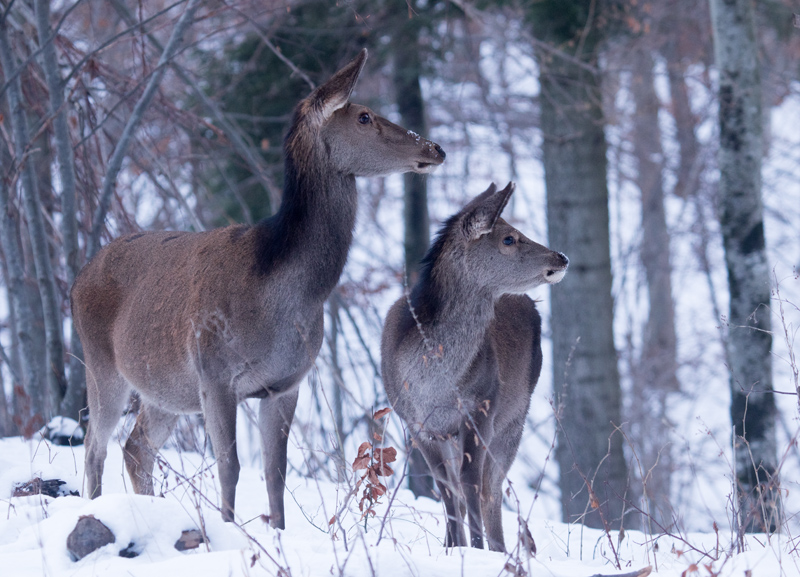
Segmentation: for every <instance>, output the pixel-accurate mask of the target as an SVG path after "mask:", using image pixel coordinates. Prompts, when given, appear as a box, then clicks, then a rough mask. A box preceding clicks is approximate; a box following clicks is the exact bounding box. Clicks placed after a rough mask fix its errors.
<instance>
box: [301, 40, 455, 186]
mask: <svg viewBox="0 0 800 577" xmlns="http://www.w3.org/2000/svg"><path fill="white" fill-rule="evenodd" d="M366 60H367V51H366V49H364V50H362V51H361V52H360V53H359V55H358V56H357V57H356V58H355V59H354V60H353V61H352V62H350V63H349V64H347V65H346V66H345V67H344V68H342V69H341V70H339V71H338V72H337V73H336V74H334V75H333V76H332V77H331V78H330V80H328V81H327V82H326V83H325V84H323V85H321V86H319V87H318V88H316V89H315V90H314V92H312V93H311V94H310V95H309V96H308V97H307V98H306V99H305V100H303V101H302V102H301V103H300V104H299V105H298V107H297V110H296V113H295V121H294V123H293V126H292V129H291V130H290V133H289V135H288V136H287V150H288V151H289V152H290V153H291V152H292V151H293V150H297V147H298V145H300V146H302V144H303V143H304V142H309V140H306V139H314V140H317V139H319V140H321V141H322V144H323V148H322V150H324V153H325V154H326V155H327V159H326V161H327V162H328V163H330V165H331V166H332V168H334V169H335V170H337V171H338V172H341V173H343V174H351V175H353V176H382V175H386V174H391V173H394V172H418V173H428V172H432V171H433V170H435V169H436V167H437V166H439V165H440V164H442V162H444V158H445V152H444V150H442V148H441V147H440V146H439V145H438V144H435V143H433V142H431V141H430V140H427V139H425V138H422V137H421V136H419V135H418V134H416V133H414V132H412V131H410V130H406V129H405V128H402V127H400V126H397V125H396V124H394V123H392V122H390V121H389V120H387V119H385V118H383V117H381V116H378V115H377V114H376V113H375V112H373V111H372V110H371V109H370V108H368V107H366V106H363V105H361V104H354V103H352V102H350V101H349V100H350V95H351V94H352V92H353V88H354V87H355V85H356V82H357V81H358V77H359V75H360V74H361V70H362V69H363V67H364V63H365V62H366Z"/></svg>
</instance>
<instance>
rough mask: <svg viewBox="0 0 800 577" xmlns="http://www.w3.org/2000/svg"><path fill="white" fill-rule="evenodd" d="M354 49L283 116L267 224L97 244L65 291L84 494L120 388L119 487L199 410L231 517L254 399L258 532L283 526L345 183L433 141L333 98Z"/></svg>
mask: <svg viewBox="0 0 800 577" xmlns="http://www.w3.org/2000/svg"><path fill="white" fill-rule="evenodd" d="M366 58H367V52H366V50H362V52H361V53H360V54H359V55H358V57H356V58H355V59H354V60H353V61H352V62H350V63H349V64H347V65H346V66H345V67H344V68H342V69H341V70H339V71H338V72H337V73H336V74H335V75H334V76H333V77H332V78H331V79H330V80H328V82H326V83H325V84H323V85H321V86H320V87H318V88H317V89H316V90H314V91H313V92H312V93H311V95H310V96H308V97H307V98H306V99H305V100H302V101H301V102H300V103H299V104H298V105H297V107H296V109H295V112H294V118H293V121H292V124H291V128H290V129H289V132H288V134H287V136H286V139H285V142H284V154H285V184H284V193H283V200H282V204H281V206H280V209H279V210H278V212H277V213H276V214H275V215H274V216H273V217H271V218H268V219H266V220H264V221H262V222H260V223H258V224H256V225H255V226H243V225H234V226H229V227H226V228H220V229H216V230H212V231H209V232H202V233H191V232H147V233H140V234H133V235H130V236H126V237H123V238H120V239H117V240H115V241H113V242H111V243H110V244H109V245H108V246H106V247H105V248H103V249H102V250H101V251H100V252H99V253H98V254H97V256H96V257H95V258H94V259H93V260H92V261H91V262H90V263H89V264H87V265H86V267H85V268H84V269H83V270H82V271H81V273H80V275H79V276H78V278H77V279H76V281H75V284H74V286H73V288H72V295H71V296H72V313H73V318H74V322H75V323H76V326H77V329H78V333H79V335H80V338H81V341H82V342H83V347H84V351H85V355H86V367H87V371H86V373H87V392H88V399H89V416H90V418H89V431H88V436H87V440H86V477H87V484H88V488H87V492H88V495H89V496H91V497H97V496H98V495H100V493H101V479H102V475H103V462H104V460H105V457H106V447H107V445H108V440H109V436H110V434H111V432H112V431H113V429H114V427H115V425H116V424H117V422H118V421H119V418H120V415H121V414H122V410H123V407H124V404H125V403H126V401H127V399H128V396H129V394H130V391H131V389H134V390H136V391H137V392H138V393H139V396H140V398H141V401H142V402H141V411H140V413H139V415H138V417H137V419H136V425H135V426H134V429H133V431H132V432H131V435H130V437H129V438H128V441H127V443H126V444H125V450H124V458H125V465H126V468H127V470H128V473H129V474H130V478H131V482H132V484H133V488H134V490H135V491H136V492H137V493H140V494H150V495H152V494H153V483H152V472H153V465H154V460H155V453H156V452H157V451H158V449H159V448H160V447H161V445H163V443H164V442H165V441H166V439H167V438H168V436H169V434H170V431H171V430H172V428H173V426H174V424H175V422H176V420H177V418H178V415H179V414H181V413H195V412H201V411H202V413H203V415H204V417H205V425H206V429H207V431H208V434H209V436H210V438H211V442H212V445H213V448H214V452H215V455H216V457H217V463H218V468H219V480H220V486H221V500H222V503H221V508H222V516H223V519H225V520H226V521H231V520H233V517H234V502H235V491H236V483H237V480H238V478H239V460H238V457H237V454H236V407H237V405H238V403H239V402H240V401H242V400H244V399H248V398H259V399H261V401H260V409H259V426H260V431H261V438H262V447H263V455H264V466H265V475H266V483H267V492H268V494H269V507H270V524H271V525H272V526H273V527H278V528H284V527H285V518H284V506H283V493H284V484H285V475H286V448H287V441H288V435H289V428H290V426H291V422H292V418H293V416H294V410H295V406H296V404H297V395H298V383H299V382H300V380H301V379H302V378H303V377H304V376H305V375H306V373H307V372H308V371H309V369H310V368H311V365H312V363H313V362H314V359H315V358H316V356H317V353H318V352H319V349H320V346H321V344H322V336H323V305H324V302H325V300H326V299H327V297H328V295H329V294H330V292H331V291H332V290H333V288H334V287H335V286H336V283H337V282H338V280H339V276H340V275H341V272H342V269H343V267H344V264H345V261H346V259H347V253H348V251H349V248H350V244H351V240H352V235H353V227H354V223H355V218H356V207H357V193H356V186H355V177H356V176H379V175H386V174H390V173H396V172H408V171H413V172H418V173H427V172H431V171H432V170H434V169H435V168H436V166H437V165H439V164H441V163H442V162H443V161H444V157H445V153H444V151H443V150H442V149H441V148H440V147H439V146H438V145H437V144H434V143H432V142H430V141H428V140H425V139H424V138H421V137H419V136H418V135H416V134H414V133H413V132H410V131H407V130H405V129H403V128H401V127H399V126H397V125H395V124H392V123H391V122H389V121H388V120H386V119H385V118H381V117H380V116H378V115H376V114H375V113H374V112H373V111H372V110H370V109H369V108H367V107H365V106H361V105H358V104H352V103H350V102H348V100H349V98H350V94H351V92H352V90H353V87H354V86H355V84H356V81H357V80H358V77H359V74H360V73H361V69H362V68H363V66H364V62H365V61H366Z"/></svg>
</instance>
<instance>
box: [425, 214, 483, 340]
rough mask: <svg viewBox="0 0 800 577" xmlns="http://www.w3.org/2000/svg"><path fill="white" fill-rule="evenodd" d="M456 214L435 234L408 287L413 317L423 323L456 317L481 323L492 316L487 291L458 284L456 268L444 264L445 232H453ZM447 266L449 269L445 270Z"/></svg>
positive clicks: (432, 323)
mask: <svg viewBox="0 0 800 577" xmlns="http://www.w3.org/2000/svg"><path fill="white" fill-rule="evenodd" d="M457 226H459V225H458V215H455V216H453V217H451V218H450V219H449V220H447V222H445V224H444V225H443V226H442V228H441V229H440V230H439V233H438V234H437V236H436V239H435V240H434V242H433V244H432V245H431V247H430V248H429V249H428V252H427V253H426V254H425V257H424V258H423V259H422V262H421V263H420V272H419V280H418V281H417V283H416V284H415V285H414V288H413V289H412V290H411V294H410V300H411V306H412V308H413V309H414V314H415V315H416V317H417V320H418V321H419V322H420V323H421V324H422V325H423V326H426V327H429V328H435V327H436V326H437V325H438V324H440V323H442V322H446V323H447V324H448V325H451V326H452V323H454V322H458V319H459V318H461V319H467V318H469V319H471V320H470V323H469V324H474V322H472V321H477V323H478V324H479V325H480V324H483V323H486V324H487V326H488V322H489V321H490V320H491V318H492V311H493V310H494V299H493V297H492V295H491V294H480V293H479V291H478V290H473V289H471V288H467V287H462V286H460V283H462V282H463V280H462V278H461V274H460V273H459V271H457V270H455V269H454V267H448V266H447V265H448V264H449V263H448V262H447V259H449V258H452V256H451V255H448V254H446V252H447V251H448V250H451V249H450V248H449V247H448V246H447V240H448V236H450V235H453V234H457V232H456V231H455V230H454V229H455V228H456V227H457ZM448 269H451V270H448Z"/></svg>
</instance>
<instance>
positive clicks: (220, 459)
mask: <svg viewBox="0 0 800 577" xmlns="http://www.w3.org/2000/svg"><path fill="white" fill-rule="evenodd" d="M200 398H201V402H202V405H203V416H204V417H205V422H206V431H208V435H209V437H211V444H212V446H213V448H214V454H215V455H216V457H217V469H218V471H219V484H220V488H221V491H222V520H223V521H226V522H227V521H233V511H234V506H235V502H236V483H237V482H238V481H239V456H238V455H237V453H236V405H237V403H236V397H235V396H234V395H232V394H231V392H230V390H228V388H227V387H222V386H214V383H204V386H203V387H202V389H201V395H200Z"/></svg>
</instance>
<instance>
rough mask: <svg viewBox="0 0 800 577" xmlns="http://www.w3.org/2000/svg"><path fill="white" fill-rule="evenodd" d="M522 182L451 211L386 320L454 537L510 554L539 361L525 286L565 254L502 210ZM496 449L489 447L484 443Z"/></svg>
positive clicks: (393, 361) (387, 343)
mask: <svg viewBox="0 0 800 577" xmlns="http://www.w3.org/2000/svg"><path fill="white" fill-rule="evenodd" d="M513 190H514V185H513V184H511V183H509V185H508V186H507V187H506V188H505V189H503V190H500V191H498V190H497V189H496V188H495V186H494V184H492V186H491V187H489V189H488V190H486V191H485V192H484V193H482V194H481V195H479V196H478V197H477V198H475V199H474V200H473V201H472V202H470V203H469V204H468V205H467V206H466V207H464V208H463V209H462V210H461V211H460V212H458V213H457V214H455V215H454V216H453V217H451V218H450V219H449V220H448V221H447V223H446V224H445V225H444V227H443V228H442V230H441V231H440V233H439V236H438V238H437V239H436V241H435V242H434V244H433V246H432V247H431V249H430V250H429V251H428V254H427V256H426V257H425V260H424V261H423V269H422V272H421V275H420V280H419V281H418V282H417V284H416V285H415V286H414V288H413V290H412V291H411V294H410V295H409V296H408V297H407V298H406V297H403V298H401V299H399V300H398V301H397V302H396V303H394V305H393V306H392V308H391V309H390V310H389V314H388V315H387V317H386V324H385V327H384V331H383V341H382V344H381V353H382V357H383V358H382V371H383V383H384V386H385V387H386V393H387V395H388V396H389V400H390V402H391V403H392V405H393V407H394V409H395V410H396V411H397V413H398V414H399V415H400V416H401V417H402V418H403V420H404V421H405V422H406V424H407V425H408V427H409V429H410V431H411V434H412V438H413V440H414V442H415V443H416V444H417V445H418V446H419V448H420V450H421V451H422V454H423V455H424V456H425V459H426V461H427V462H428V465H429V466H430V467H431V470H432V471H433V473H434V477H435V478H436V482H437V485H438V487H439V490H440V492H441V494H442V499H443V501H444V505H445V510H446V512H447V516H448V522H447V534H446V539H445V545H446V546H448V547H452V546H464V545H466V544H467V542H466V538H465V535H464V530H463V527H462V522H463V515H464V509H465V508H466V511H467V514H468V518H469V527H470V536H471V539H470V542H471V544H472V546H473V547H481V548H482V547H483V534H484V531H483V528H484V524H485V529H486V531H485V533H486V536H487V538H488V541H489V548H490V549H492V550H495V551H503V550H504V549H505V545H504V542H503V527H502V520H501V505H502V499H503V496H502V482H503V479H504V478H505V475H506V473H507V472H508V469H509V467H510V466H511V463H512V462H513V460H514V457H515V455H516V452H517V448H518V446H519V442H520V438H521V436H522V428H523V424H524V421H525V416H526V414H527V412H528V406H529V405H530V398H531V394H532V393H533V389H534V387H535V386H536V382H537V381H538V379H539V373H540V371H541V368H542V350H541V342H540V341H541V318H540V317H539V313H538V312H537V311H536V306H535V304H534V302H533V301H532V300H531V299H530V298H528V297H527V296H525V295H524V294H521V293H524V292H525V291H527V290H530V289H532V288H534V287H536V286H538V285H541V284H544V283H556V282H558V281H560V280H561V278H563V276H564V274H565V272H566V269H567V265H568V260H567V257H565V256H564V255H563V254H561V253H559V252H555V251H552V250H550V249H548V248H546V247H544V246H541V245H539V244H536V243H535V242H533V241H531V240H530V239H528V238H526V237H525V236H524V235H523V234H522V233H520V232H519V231H518V230H516V229H515V228H514V227H512V226H511V225H510V224H508V223H507V222H506V221H504V220H503V219H502V218H500V213H501V212H502V210H503V208H504V207H505V205H506V203H507V202H508V199H509V197H510V196H511V193H512V192H513ZM487 448H488V450H487Z"/></svg>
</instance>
